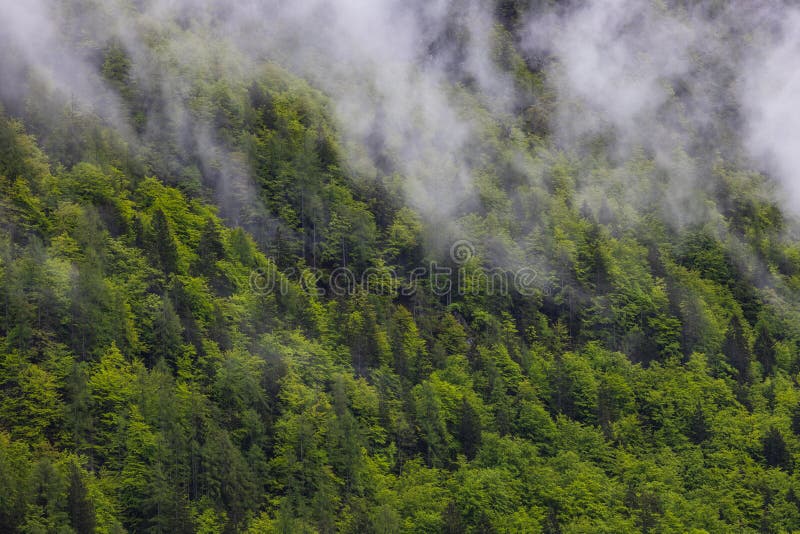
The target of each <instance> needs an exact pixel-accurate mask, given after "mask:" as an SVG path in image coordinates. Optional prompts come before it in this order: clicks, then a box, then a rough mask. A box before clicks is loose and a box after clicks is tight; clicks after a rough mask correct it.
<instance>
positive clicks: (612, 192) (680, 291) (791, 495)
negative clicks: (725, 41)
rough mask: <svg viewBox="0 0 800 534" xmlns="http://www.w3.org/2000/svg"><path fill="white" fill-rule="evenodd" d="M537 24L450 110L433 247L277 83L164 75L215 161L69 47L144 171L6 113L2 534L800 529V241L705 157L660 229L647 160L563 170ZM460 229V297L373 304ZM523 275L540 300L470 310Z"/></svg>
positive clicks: (739, 181)
mask: <svg viewBox="0 0 800 534" xmlns="http://www.w3.org/2000/svg"><path fill="white" fill-rule="evenodd" d="M530 4H531V3H530V2H526V1H502V2H497V3H496V10H497V13H498V14H499V16H500V20H501V22H502V27H500V26H498V27H497V28H496V29H495V35H494V37H493V41H494V42H493V43H491V44H492V46H493V49H494V50H495V55H496V56H497V57H496V59H497V61H498V64H499V65H500V66H501V67H502V68H503V69H504V70H505V71H506V72H508V73H510V74H511V75H512V77H513V79H514V83H515V84H516V85H517V86H518V87H519V88H520V89H521V90H522V91H523V92H524V94H526V95H527V96H528V97H531V99H530V102H528V101H527V100H526V102H521V103H519V105H520V106H523V107H524V108H525V109H522V110H515V114H513V116H511V117H505V118H502V119H500V118H493V116H492V115H491V114H490V113H489V112H488V111H487V110H485V109H483V107H482V105H481V104H480V103H479V102H477V100H476V99H474V98H471V97H470V95H469V87H468V85H469V84H465V85H466V86H467V87H459V88H454V89H453V98H454V99H455V100H458V101H459V102H461V104H463V106H462V107H463V110H461V111H462V112H463V113H464V115H465V117H466V118H468V119H471V120H474V124H475V129H476V135H477V136H478V137H479V138H480V140H481V143H476V144H475V146H474V147H471V152H472V153H470V154H469V158H470V159H471V160H473V164H474V166H475V168H474V169H473V171H474V173H473V174H474V178H475V180H474V183H473V185H474V193H475V196H474V199H473V200H472V201H471V203H467V204H465V205H464V206H461V207H459V208H458V215H457V216H458V220H456V221H450V223H451V224H449V225H442V224H441V221H437V222H434V223H432V222H431V221H430V220H427V219H426V217H423V216H422V214H420V213H418V212H417V211H415V210H414V209H413V208H412V207H410V206H404V205H403V201H402V200H401V195H400V192H401V191H403V190H404V189H405V185H407V182H408V181H409V180H413V179H415V177H408V176H403V175H402V174H401V173H400V172H399V171H397V170H396V169H393V168H392V167H393V164H392V162H391V161H390V160H391V158H389V157H386V158H385V159H386V161H383V162H381V164H380V165H375V166H374V167H380V168H375V169H370V172H373V171H374V172H375V173H377V175H378V176H377V177H373V176H362V175H361V174H362V171H361V170H358V169H359V168H360V167H359V164H358V162H353V161H350V159H349V158H348V157H344V154H343V152H342V151H343V148H344V147H345V145H344V144H343V143H344V140H343V139H342V138H340V136H339V135H338V132H337V129H336V127H335V122H334V121H333V119H332V118H331V112H330V103H329V102H327V100H326V99H325V98H324V96H323V95H321V94H320V93H319V92H317V91H316V90H315V89H313V88H312V87H310V86H309V85H308V84H307V83H304V82H301V81H298V80H296V79H294V78H293V77H292V76H290V75H289V74H288V73H287V72H285V71H283V70H282V69H281V68H279V67H278V66H276V65H265V66H261V67H258V68H256V69H254V71H253V72H252V73H251V79H249V80H248V81H247V83H237V82H233V81H228V78H227V77H226V76H217V75H215V74H214V73H215V72H216V73H217V74H219V72H217V71H218V70H224V68H223V67H222V66H219V65H218V66H217V67H214V68H211V67H208V71H209V72H202V73H198V72H194V73H192V74H191V76H189V78H190V79H191V83H190V84H189V85H190V87H187V89H188V90H187V92H186V99H187V101H188V102H187V106H188V107H187V113H190V114H192V117H193V118H194V119H197V120H198V121H199V123H202V124H207V125H208V127H209V129H210V130H211V131H212V132H213V143H217V144H219V145H220V148H221V149H223V150H221V151H220V152H221V153H222V152H225V153H226V154H228V155H229V156H230V157H229V158H227V159H228V160H230V161H226V162H225V163H224V164H223V163H221V162H219V161H216V160H215V158H216V157H217V156H218V154H198V153H197V151H198V150H200V149H199V148H197V147H194V148H193V147H188V146H177V144H176V142H175V141H174V140H173V139H172V137H171V132H170V131H166V130H169V129H170V128H173V127H177V126H175V125H170V122H169V121H166V120H162V119H164V117H161V116H160V115H159V111H158V110H151V109H148V102H149V100H148V99H149V98H151V97H152V96H153V95H152V94H150V91H153V89H152V88H148V87H145V86H141V85H139V84H137V83H135V80H134V79H133V77H132V74H131V73H132V72H134V70H133V69H136V68H141V65H136V64H135V61H137V56H136V55H135V54H131V53H129V51H126V50H125V48H124V46H123V45H122V44H121V43H100V44H95V45H92V46H96V47H97V50H96V54H95V56H96V59H97V61H98V63H99V65H98V67H99V69H100V72H101V74H102V76H103V77H104V78H105V79H106V80H107V81H108V83H109V86H110V87H111V88H112V89H113V90H115V91H117V92H118V93H119V95H120V97H121V100H122V101H123V102H124V105H125V108H126V109H125V110H126V111H127V112H128V113H130V115H131V117H132V119H133V124H134V127H135V130H136V131H137V132H138V134H140V135H141V136H142V145H143V146H141V147H136V148H132V147H128V146H127V145H126V142H123V141H121V140H120V138H119V137H118V136H117V134H115V133H114V132H113V130H112V129H111V128H109V127H108V126H105V125H103V124H100V122H99V120H96V119H94V118H92V117H89V116H88V115H87V114H85V113H82V112H81V110H80V109H77V108H74V106H66V108H65V106H64V105H63V104H65V103H64V102H61V101H59V100H58V99H57V97H56V96H53V95H49V93H48V92H47V91H46V90H45V89H43V88H41V87H39V88H34V92H33V93H32V95H31V97H30V98H29V100H30V104H29V105H27V106H25V109H24V110H21V111H20V113H21V115H22V119H23V120H22V121H18V120H12V119H9V118H8V117H6V116H5V115H3V116H0V488H2V489H3V491H2V492H0V531H2V532H64V533H69V532H108V533H112V532H113V533H117V532H125V531H129V532H166V531H174V532H176V533H179V532H204V533H228V532H240V531H241V532H292V533H294V532H338V531H341V532H384V533H399V532H615V533H616V532H728V531H737V532H738V531H742V532H757V531H762V532H789V531H794V530H798V529H800V513H798V511H797V506H798V503H799V502H800V498H798V495H800V485H798V483H797V480H796V476H795V465H796V461H797V455H798V453H800V438H798V435H799V434H800V393H798V388H797V376H796V375H797V373H798V371H800V360H799V359H798V357H797V349H798V346H800V328H798V326H797V325H798V324H800V310H798V301H797V298H796V290H797V289H799V288H800V253H799V252H798V250H800V249H798V246H797V243H796V242H794V241H793V239H794V238H793V236H796V228H795V226H794V225H795V224H796V223H795V222H793V221H792V220H791V219H790V218H789V217H787V216H785V215H784V214H782V212H781V210H780V209H779V208H778V207H777V204H776V203H774V202H772V201H771V200H770V199H769V198H768V197H767V195H766V194H765V193H764V189H765V188H766V187H767V185H766V182H765V180H766V179H765V178H764V177H761V176H758V175H754V174H753V173H749V172H745V171H744V170H738V169H737V168H735V167H730V168H728V167H727V166H725V165H722V164H720V165H719V166H715V167H714V169H711V170H710V171H709V176H708V182H707V183H706V184H705V185H704V186H703V187H698V190H697V191H692V192H691V193H692V195H694V196H695V197H696V199H695V200H697V203H698V205H702V209H698V213H697V214H695V213H692V214H691V215H692V217H691V218H694V219H697V220H692V221H690V223H686V224H685V225H684V224H683V223H681V224H676V225H672V224H669V223H670V222H671V221H672V219H671V218H670V215H669V214H668V213H667V210H668V208H666V207H665V206H664V205H663V204H664V203H663V199H664V197H665V196H666V195H667V192H668V186H669V184H668V183H667V182H668V181H669V176H664V174H665V173H666V174H669V173H667V172H666V171H664V170H663V169H661V167H660V166H659V163H658V161H657V159H656V158H653V157H650V156H648V155H647V154H645V153H644V152H636V153H635V154H634V155H633V156H632V157H630V158H629V160H628V161H622V162H617V163H611V162H609V161H607V160H608V158H605V157H601V156H599V155H598V153H597V151H594V152H592V153H591V154H573V153H565V152H561V151H558V150H556V149H555V148H554V144H553V143H551V142H549V140H548V139H547V132H548V126H547V123H548V120H547V119H548V113H551V111H552V110H551V108H552V106H553V102H552V99H553V98H555V96H554V95H552V94H550V93H551V91H552V89H548V88H547V87H546V84H545V83H544V81H543V75H542V73H541V72H538V71H534V70H531V69H530V68H529V67H530V65H527V64H526V60H525V59H523V58H522V56H521V55H520V53H519V52H518V51H517V50H516V47H517V44H516V42H515V40H514V38H513V33H512V32H513V31H514V28H515V27H516V26H517V25H518V24H520V21H521V20H523V16H524V13H525V11H526V10H527V9H528V8H529V7H530ZM174 31H179V30H178V29H177V28H175V29H174ZM180 31H184V30H180ZM186 31H190V30H186ZM153 39H154V40H155V41H158V40H159V37H158V36H157V35H154V36H153ZM164 53H165V54H166V53H167V52H164ZM159 68H172V67H171V66H170V65H168V64H164V65H160V66H159ZM231 68H233V67H231ZM48 95H49V96H48ZM534 96H535V97H536V98H533V97H534ZM531 102H535V103H534V104H531ZM62 108H64V109H62ZM50 110H56V111H55V112H53V113H50ZM148 121H156V122H155V123H152V124H150V123H148ZM159 121H160V122H163V124H164V129H165V131H163V132H161V131H159V132H158V133H153V134H150V133H148V132H150V131H151V130H159V129H160V128H159V127H156V123H159ZM23 124H25V126H26V127H28V128H29V130H30V131H35V132H36V133H37V135H38V136H39V138H40V139H41V143H37V141H36V140H35V139H34V138H33V137H32V136H29V135H27V134H26V133H25V128H24V127H23ZM347 143H351V140H347ZM354 150H356V151H357V150H358V149H354ZM593 150H594V149H593ZM45 154H47V155H45ZM48 156H49V158H50V159H49V160H48ZM675 157H676V160H680V162H681V163H686V164H687V165H688V162H687V161H684V159H689V156H688V155H686V154H682V155H681V154H676V155H675ZM211 160H215V161H211ZM50 162H52V165H51V163H50ZM698 168H700V166H698ZM521 169H524V171H523V170H521ZM245 176H252V177H253V178H254V180H253V182H254V184H252V185H254V187H252V188H251V187H249V186H248V185H247V184H246V183H245V182H244V181H242V180H240V178H242V177H245ZM243 184H245V185H243ZM672 186H674V184H672ZM226 188H227V189H226ZM223 193H224V194H223ZM226 195H228V196H226ZM210 199H215V200H219V202H218V205H215V204H213V203H212V202H211V200H210ZM695 216H696V217H695ZM445 226H447V227H445ZM453 228H458V229H459V230H461V231H463V232H465V233H466V234H467V235H468V236H469V237H470V239H472V240H473V241H474V242H473V244H474V246H475V251H476V254H475V256H474V257H472V258H471V259H469V260H468V261H467V262H466V263H464V264H459V265H458V267H460V268H461V274H462V275H463V276H464V278H463V282H464V287H463V288H462V289H463V290H464V291H462V293H461V294H458V293H457V292H453V293H451V294H450V295H448V296H439V295H436V294H435V293H434V292H433V291H431V288H430V287H429V286H426V284H424V283H420V284H418V285H417V287H416V288H415V289H416V291H415V292H413V294H412V293H411V292H408V291H405V289H408V288H402V287H400V286H399V285H398V284H396V283H395V281H394V280H392V278H391V276H390V275H391V273H393V272H394V273H401V274H409V273H412V272H413V270H414V269H415V268H417V267H421V266H424V265H425V264H427V265H430V262H433V261H437V262H439V261H441V260H442V257H441V254H440V253H441V251H437V250H436V248H437V247H438V246H439V245H441V244H442V242H443V241H444V240H445V239H449V237H450V236H448V235H445V234H448V233H450V232H452V231H453V230H452V229H453ZM448 245H449V243H448ZM446 248H447V247H444V249H446ZM445 253H446V251H445ZM445 263H447V261H446V262H445ZM442 265H444V263H443V264H442ZM447 265H450V266H452V262H450V263H447ZM338 267H348V268H349V269H351V271H352V273H353V275H354V276H355V278H356V279H361V277H362V275H363V276H364V277H365V279H368V280H369V284H367V285H368V286H369V287H357V288H355V287H354V288H351V289H352V291H346V292H339V293H336V292H333V291H331V289H332V288H330V287H328V286H329V284H328V282H327V280H326V279H327V275H329V274H330V273H331V272H332V271H333V270H334V269H336V268H338ZM521 267H526V268H530V269H532V270H533V271H535V273H536V280H535V282H536V287H534V288H532V291H527V292H520V291H516V292H515V291H514V289H515V288H514V287H510V288H509V289H510V290H511V291H509V292H494V293H493V292H490V291H489V286H488V281H489V280H490V277H492V276H499V275H501V274H509V273H511V274H512V275H513V270H514V269H518V268H521ZM301 273H302V274H301ZM270 282H273V284H272V285H269V283H270ZM455 282H456V281H455V280H454V283H455ZM264 284H267V285H266V286H264ZM528 289H531V288H528ZM342 293H343V294H342ZM440 297H441V298H440Z"/></svg>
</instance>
